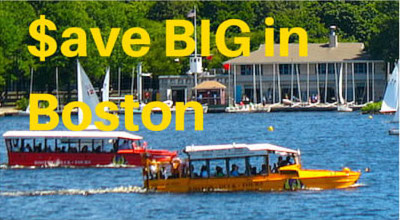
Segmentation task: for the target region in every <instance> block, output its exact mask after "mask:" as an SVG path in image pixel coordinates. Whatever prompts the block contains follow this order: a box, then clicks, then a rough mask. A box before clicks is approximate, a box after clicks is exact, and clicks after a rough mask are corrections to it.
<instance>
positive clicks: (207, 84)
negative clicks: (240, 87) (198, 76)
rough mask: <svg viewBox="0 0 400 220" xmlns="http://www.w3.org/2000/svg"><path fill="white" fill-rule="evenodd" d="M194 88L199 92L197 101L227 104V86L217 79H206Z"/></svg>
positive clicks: (210, 103) (209, 103)
mask: <svg viewBox="0 0 400 220" xmlns="http://www.w3.org/2000/svg"><path fill="white" fill-rule="evenodd" d="M194 89H195V90H196V92H197V97H198V98H197V101H198V102H200V103H201V104H207V105H225V101H226V100H225V90H226V86H224V85H223V84H221V83H219V82H217V81H213V80H210V81H204V82H202V83H200V84H198V85H197V86H196V87H194Z"/></svg>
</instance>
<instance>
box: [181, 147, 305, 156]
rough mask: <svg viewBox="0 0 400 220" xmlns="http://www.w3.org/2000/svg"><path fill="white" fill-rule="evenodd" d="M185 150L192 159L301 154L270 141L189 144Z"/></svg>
mask: <svg viewBox="0 0 400 220" xmlns="http://www.w3.org/2000/svg"><path fill="white" fill-rule="evenodd" d="M183 152H184V153H186V154H187V155H188V157H189V158H190V160H200V159H222V158H234V157H251V156H266V155H268V154H270V153H273V154H279V155H282V156H287V155H292V156H300V151H299V150H292V149H289V148H285V147H281V146H278V145H273V144H269V143H259V144H235V143H233V144H224V145H203V146H187V147H186V148H185V149H184V151H183Z"/></svg>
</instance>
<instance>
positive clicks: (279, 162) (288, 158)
mask: <svg viewBox="0 0 400 220" xmlns="http://www.w3.org/2000/svg"><path fill="white" fill-rule="evenodd" d="M295 163H296V162H295V160H294V157H293V155H289V154H284V153H282V154H272V155H270V166H271V167H272V169H271V172H272V173H278V172H279V168H280V167H283V166H287V165H292V164H295Z"/></svg>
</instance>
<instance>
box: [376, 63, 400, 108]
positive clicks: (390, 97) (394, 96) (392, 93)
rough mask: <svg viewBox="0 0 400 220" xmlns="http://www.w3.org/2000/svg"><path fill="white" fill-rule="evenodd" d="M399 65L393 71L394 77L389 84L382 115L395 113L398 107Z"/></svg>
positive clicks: (383, 102)
mask: <svg viewBox="0 0 400 220" xmlns="http://www.w3.org/2000/svg"><path fill="white" fill-rule="evenodd" d="M398 68H399V63H397V64H396V66H395V67H394V69H393V72H392V76H391V77H390V80H389V82H388V84H387V87H386V91H385V96H384V97H383V101H382V107H381V110H380V112H381V113H394V112H396V108H397V105H398V98H399V97H398V95H399V83H398V82H397V81H398V74H399V69H398Z"/></svg>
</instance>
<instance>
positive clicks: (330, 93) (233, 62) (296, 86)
mask: <svg viewBox="0 0 400 220" xmlns="http://www.w3.org/2000/svg"><path fill="white" fill-rule="evenodd" d="M334 28H335V27H331V32H330V37H329V42H328V43H325V44H324V43H322V44H321V43H309V44H308V56H307V57H300V56H299V45H298V44H296V43H291V44H289V56H287V57H281V56H280V55H279V44H276V45H275V46H274V51H275V56H274V57H266V56H265V47H264V45H260V47H259V49H258V50H256V51H253V52H251V53H250V56H247V57H244V56H241V57H236V58H233V59H230V60H227V61H226V62H225V63H224V64H229V66H230V71H229V74H227V75H209V74H204V73H203V74H200V75H198V77H197V84H198V83H201V82H203V81H206V80H215V81H218V82H220V83H222V84H224V85H225V86H226V87H227V89H226V99H227V101H228V102H229V103H230V104H232V103H233V102H236V103H239V102H240V101H242V99H243V98H244V97H246V96H247V97H248V98H249V99H250V100H251V101H252V102H254V103H261V102H263V101H264V102H267V103H280V102H281V101H282V100H283V99H285V98H286V99H289V100H291V101H303V102H308V101H309V100H311V99H317V100H318V102H320V103H334V102H337V100H339V96H340V94H339V90H340V89H339V87H340V86H339V85H340V83H341V84H342V97H343V98H344V100H345V101H347V102H354V103H355V104H364V103H367V102H370V101H378V100H381V99H382V97H383V94H384V90H385V86H386V82H387V78H388V74H389V68H388V66H389V65H388V64H386V63H385V62H384V61H383V60H372V59H371V58H370V56H369V55H368V54H366V53H365V51H364V44H363V43H339V42H338V41H337V35H336V34H335V29H334ZM340 73H342V74H340ZM341 76H342V77H341ZM159 80H160V93H161V99H162V100H165V99H172V100H174V101H188V100H191V99H193V96H195V95H196V94H195V92H194V90H193V88H194V87H195V86H196V83H195V81H196V80H195V77H193V75H185V76H160V78H159Z"/></svg>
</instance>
